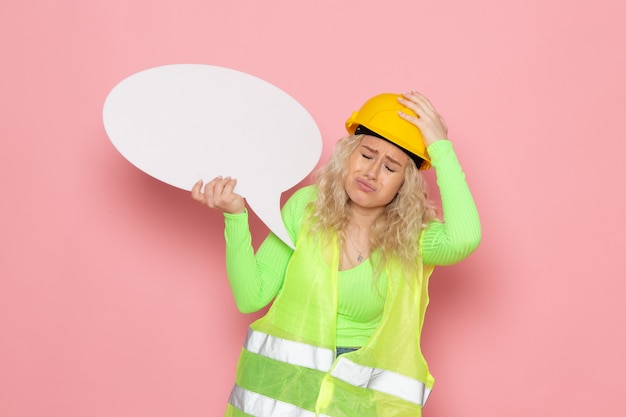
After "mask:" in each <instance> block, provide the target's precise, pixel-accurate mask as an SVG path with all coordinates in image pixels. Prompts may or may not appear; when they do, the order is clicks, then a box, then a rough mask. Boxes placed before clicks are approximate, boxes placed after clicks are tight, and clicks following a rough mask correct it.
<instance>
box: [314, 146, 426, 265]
mask: <svg viewBox="0 0 626 417" xmlns="http://www.w3.org/2000/svg"><path fill="white" fill-rule="evenodd" d="M363 136H364V135H351V136H347V137H345V138H342V139H340V140H339V142H337V144H336V145H335V148H334V150H333V153H332V155H331V157H330V160H329V161H328V162H327V163H326V164H325V165H324V166H323V167H321V168H320V169H319V170H318V171H317V172H316V184H317V188H318V197H317V200H316V201H314V202H312V203H311V204H312V207H311V210H312V212H311V219H312V220H313V223H314V225H313V228H312V231H316V232H320V233H322V235H323V236H326V237H329V236H331V235H332V234H334V233H335V232H339V238H340V239H341V241H342V243H343V240H344V239H345V236H344V233H343V231H344V230H345V227H346V226H347V224H348V221H349V219H350V199H349V197H348V194H347V193H346V190H345V188H344V183H345V180H346V177H347V175H348V167H349V158H350V155H351V154H352V152H354V150H356V149H357V147H358V146H359V144H360V143H361V139H362V138H363ZM409 161H410V162H409V164H408V166H407V169H406V171H405V174H404V182H403V184H402V186H401V187H400V190H399V191H398V194H397V195H396V196H395V197H394V199H393V200H392V201H391V202H390V203H389V204H388V205H387V206H386V207H385V209H384V211H383V213H382V214H381V215H380V216H379V217H378V218H377V219H376V221H375V223H374V225H373V226H372V229H371V231H370V252H372V253H373V252H374V251H376V250H378V251H380V255H381V264H380V265H378V267H379V269H381V268H382V267H384V265H385V264H387V262H389V261H390V260H392V259H395V260H397V261H399V262H400V264H401V265H402V266H403V267H405V268H408V269H413V268H414V267H415V265H416V260H417V259H419V258H420V257H421V254H420V248H419V235H420V233H421V231H422V229H424V228H425V227H426V226H427V225H428V224H429V223H430V222H432V221H433V220H435V219H436V210H435V207H434V205H433V203H432V202H431V201H430V200H429V198H428V187H427V184H426V181H425V180H424V177H423V176H422V174H421V173H420V172H419V170H418V169H417V167H416V165H415V163H414V162H413V161H412V160H410V159H409Z"/></svg>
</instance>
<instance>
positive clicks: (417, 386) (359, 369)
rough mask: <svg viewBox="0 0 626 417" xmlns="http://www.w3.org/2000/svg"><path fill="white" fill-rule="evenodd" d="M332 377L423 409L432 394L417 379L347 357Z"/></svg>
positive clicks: (332, 373)
mask: <svg viewBox="0 0 626 417" xmlns="http://www.w3.org/2000/svg"><path fill="white" fill-rule="evenodd" d="M331 375H332V376H333V377H335V378H338V379H341V380H342V381H345V382H347V383H349V384H351V385H354V386H357V387H361V388H368V389H371V390H374V391H380V392H384V393H385V394H389V395H393V396H395V397H398V398H402V399H403V400H405V401H408V402H411V403H413V404H417V405H419V406H422V407H423V406H424V404H425V403H426V400H427V399H428V395H429V394H430V389H428V388H427V387H426V385H424V383H422V382H420V381H418V380H416V379H413V378H409V377H407V376H404V375H400V374H399V373H396V372H393V371H387V370H384V369H377V368H370V367H367V366H363V365H358V364H356V363H354V362H352V361H350V360H349V359H346V358H345V357H340V358H339V360H338V361H337V365H336V366H335V368H334V369H333V371H332V372H331Z"/></svg>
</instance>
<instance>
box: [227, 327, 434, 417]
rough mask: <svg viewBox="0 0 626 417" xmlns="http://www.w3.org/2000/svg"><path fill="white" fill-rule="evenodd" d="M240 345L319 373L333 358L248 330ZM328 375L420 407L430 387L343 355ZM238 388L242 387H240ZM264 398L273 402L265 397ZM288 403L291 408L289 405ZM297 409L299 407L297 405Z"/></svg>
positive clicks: (328, 353)
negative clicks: (361, 363) (243, 341)
mask: <svg viewBox="0 0 626 417" xmlns="http://www.w3.org/2000/svg"><path fill="white" fill-rule="evenodd" d="M244 347H245V348H246V350H248V351H249V352H252V353H256V354H257V355H261V356H265V357H267V358H270V359H274V360H277V361H280V362H284V363H288V364H291V365H297V366H303V367H306V368H310V369H315V370H318V371H322V372H327V371H328V370H329V369H330V367H331V366H332V364H333V361H334V359H335V354H334V352H333V351H332V350H330V349H325V348H320V347H316V346H312V345H308V344H306V343H301V342H294V341H292V340H287V339H282V338H280V337H276V336H272V335H269V334H266V333H262V332H259V331H256V330H252V329H249V330H248V337H247V338H246V342H245V345H244ZM331 376H333V377H335V378H338V379H341V380H342V381H345V382H347V383H349V384H351V385H354V386H356V387H361V388H367V389H371V390H374V391H380V392H383V393H385V394H389V395H393V396H395V397H398V398H402V399H403V400H405V401H408V402H411V403H413V404H416V405H419V406H422V407H423V406H424V404H425V403H426V400H427V399H428V395H429V394H430V389H428V388H427V387H426V386H425V385H424V383H423V382H421V381H418V380H416V379H413V378H409V377H407V376H404V375H401V374H399V373H397V372H393V371H388V370H385V369H378V368H370V367H368V366H363V365H358V364H356V363H354V362H352V361H350V360H349V359H347V358H346V357H344V356H341V357H339V359H338V361H337V365H336V366H335V368H334V369H333V370H332V372H331ZM239 389H240V390H242V389H243V388H239ZM255 395H258V394H255ZM264 398H265V397H264ZM267 400H268V401H275V400H273V399H269V398H268V399H267ZM283 404H286V403H283ZM233 405H234V406H236V407H237V408H240V409H242V410H243V408H241V407H239V406H237V405H235V404H233ZM289 406H290V407H294V406H292V405H289ZM295 408H297V407H295ZM297 409H298V410H300V409H299V408H297ZM302 411H303V412H308V411H305V410H302ZM249 414H250V413H249ZM270 415H271V414H270ZM288 415H291V414H288ZM294 415H295V414H294ZM298 415H299V414H298ZM303 415H305V414H303Z"/></svg>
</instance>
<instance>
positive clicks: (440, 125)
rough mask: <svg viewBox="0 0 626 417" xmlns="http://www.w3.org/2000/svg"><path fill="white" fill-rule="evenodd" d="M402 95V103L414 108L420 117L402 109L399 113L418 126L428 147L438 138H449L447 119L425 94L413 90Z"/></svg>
mask: <svg viewBox="0 0 626 417" xmlns="http://www.w3.org/2000/svg"><path fill="white" fill-rule="evenodd" d="M402 96H403V98H401V99H399V101H400V103H401V104H402V105H403V106H405V107H407V108H409V109H411V110H413V111H414V112H415V114H417V116H418V117H415V116H411V115H408V114H406V113H404V112H402V111H398V114H399V115H400V117H402V118H403V119H404V120H406V121H408V122H410V123H413V124H414V125H415V126H417V127H418V129H419V130H420V131H421V132H422V137H423V138H424V143H425V144H426V146H427V147H428V146H430V145H431V144H432V143H433V142H436V141H438V140H442V139H448V126H447V125H446V121H445V120H444V119H443V117H442V116H441V115H440V114H439V113H438V112H437V110H435V107H434V106H433V105H432V104H431V102H430V101H429V100H428V99H427V98H426V97H425V96H424V95H423V94H420V93H418V92H416V91H412V92H410V93H404V94H402Z"/></svg>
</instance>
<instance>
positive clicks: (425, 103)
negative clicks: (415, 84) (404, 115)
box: [403, 91, 437, 113]
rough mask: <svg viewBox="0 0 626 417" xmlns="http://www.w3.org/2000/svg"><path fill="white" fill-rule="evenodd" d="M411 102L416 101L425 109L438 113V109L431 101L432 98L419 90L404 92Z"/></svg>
mask: <svg viewBox="0 0 626 417" xmlns="http://www.w3.org/2000/svg"><path fill="white" fill-rule="evenodd" d="M403 96H404V97H405V98H407V99H408V100H409V101H410V102H412V103H415V104H416V105H417V106H419V107H420V108H422V109H423V111H427V112H431V113H437V109H435V106H433V104H432V103H431V102H430V100H429V99H428V98H427V97H426V96H425V95H423V94H422V93H420V92H418V91H411V92H410V93H405V94H403Z"/></svg>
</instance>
